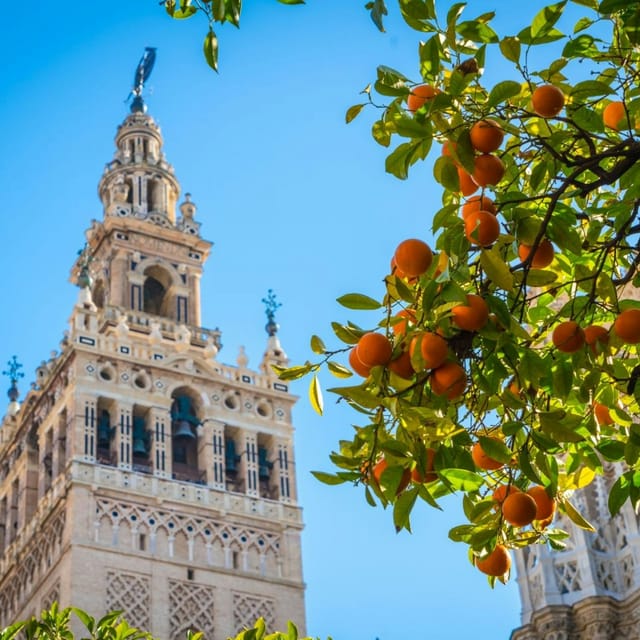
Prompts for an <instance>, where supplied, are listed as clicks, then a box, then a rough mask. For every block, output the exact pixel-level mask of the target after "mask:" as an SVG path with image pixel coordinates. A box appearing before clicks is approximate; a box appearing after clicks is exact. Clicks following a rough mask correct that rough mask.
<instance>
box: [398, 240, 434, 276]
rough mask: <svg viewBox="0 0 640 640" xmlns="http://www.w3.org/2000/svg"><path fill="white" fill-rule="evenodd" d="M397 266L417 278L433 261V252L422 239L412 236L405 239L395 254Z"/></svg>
mask: <svg viewBox="0 0 640 640" xmlns="http://www.w3.org/2000/svg"><path fill="white" fill-rule="evenodd" d="M393 259H394V260H395V263H396V267H397V268H398V269H399V270H400V271H402V273H403V274H404V275H405V276H407V277H409V278H417V277H418V276H421V275H422V274H423V273H425V272H426V271H427V269H429V267H430V266H431V263H432V262H433V253H432V251H431V249H430V248H429V245H428V244H427V243H426V242H423V241H422V240H418V239H416V238H410V239H409V240H403V241H402V242H401V243H400V244H399V245H398V246H397V248H396V252H395V253H394V254H393Z"/></svg>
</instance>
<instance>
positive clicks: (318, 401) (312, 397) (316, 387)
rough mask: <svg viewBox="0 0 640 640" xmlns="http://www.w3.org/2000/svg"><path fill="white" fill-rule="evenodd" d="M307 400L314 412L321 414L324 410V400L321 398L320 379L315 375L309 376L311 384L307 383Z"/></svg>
mask: <svg viewBox="0 0 640 640" xmlns="http://www.w3.org/2000/svg"><path fill="white" fill-rule="evenodd" d="M309 401H310V402H311V406H312V407H313V408H314V410H315V411H316V413H318V414H320V415H322V413H323V411H324V400H323V399H322V388H321V387H320V380H318V376H317V375H314V376H313V378H311V384H309Z"/></svg>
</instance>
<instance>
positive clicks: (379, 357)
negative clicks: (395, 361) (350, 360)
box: [356, 331, 393, 368]
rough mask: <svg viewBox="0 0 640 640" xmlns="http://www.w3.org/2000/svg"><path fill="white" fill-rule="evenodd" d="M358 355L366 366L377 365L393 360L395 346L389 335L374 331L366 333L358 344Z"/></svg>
mask: <svg viewBox="0 0 640 640" xmlns="http://www.w3.org/2000/svg"><path fill="white" fill-rule="evenodd" d="M356 349H357V356H358V359H359V360H360V362H361V363H362V364H363V365H364V366H365V367H369V368H371V367H376V366H378V365H381V364H387V363H388V362H389V360H391V353H392V351H393V348H392V347H391V342H390V341H389V338H387V336H384V335H382V334H381V333H376V332H375V331H372V332H370V333H365V334H364V335H363V336H362V337H361V338H360V340H358V344H357V345H356Z"/></svg>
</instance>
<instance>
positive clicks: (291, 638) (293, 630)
mask: <svg viewBox="0 0 640 640" xmlns="http://www.w3.org/2000/svg"><path fill="white" fill-rule="evenodd" d="M287 640H298V627H296V625H295V624H293V622H291V620H289V621H288V622H287Z"/></svg>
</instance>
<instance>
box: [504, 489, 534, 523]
mask: <svg viewBox="0 0 640 640" xmlns="http://www.w3.org/2000/svg"><path fill="white" fill-rule="evenodd" d="M537 511H538V505H537V504H536V501H535V500H534V499H533V498H532V497H531V496H530V495H529V494H528V493H523V492H522V491H518V492H517V493H512V494H511V495H509V496H507V497H506V498H505V500H504V502H503V503H502V515H503V516H504V519H505V520H506V521H507V522H508V523H509V524H510V525H513V526H514V527H526V526H527V525H528V524H531V523H532V522H533V521H534V520H535V519H536V513H537Z"/></svg>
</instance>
